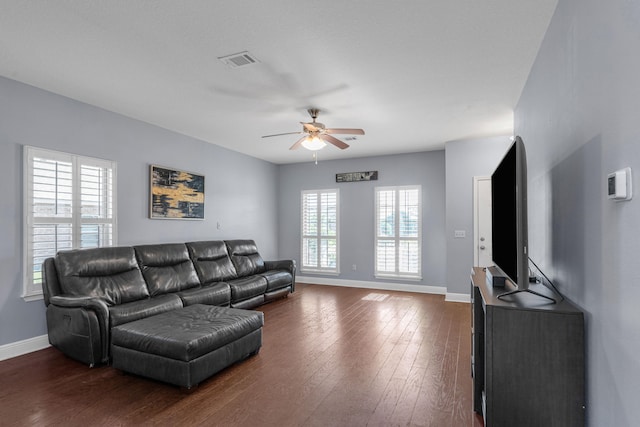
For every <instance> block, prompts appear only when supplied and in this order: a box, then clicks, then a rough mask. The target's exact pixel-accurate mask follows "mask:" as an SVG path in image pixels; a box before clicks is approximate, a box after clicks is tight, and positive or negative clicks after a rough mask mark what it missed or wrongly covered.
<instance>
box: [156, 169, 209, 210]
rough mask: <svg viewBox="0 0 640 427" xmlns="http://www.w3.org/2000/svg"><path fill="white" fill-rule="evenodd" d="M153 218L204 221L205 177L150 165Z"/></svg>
mask: <svg viewBox="0 0 640 427" xmlns="http://www.w3.org/2000/svg"><path fill="white" fill-rule="evenodd" d="M150 181H151V209H150V217H151V218H156V219H157V218H160V219H204V175H198V174H195V173H192V172H185V171H181V170H177V169H171V168H167V167H162V166H156V165H151V178H150Z"/></svg>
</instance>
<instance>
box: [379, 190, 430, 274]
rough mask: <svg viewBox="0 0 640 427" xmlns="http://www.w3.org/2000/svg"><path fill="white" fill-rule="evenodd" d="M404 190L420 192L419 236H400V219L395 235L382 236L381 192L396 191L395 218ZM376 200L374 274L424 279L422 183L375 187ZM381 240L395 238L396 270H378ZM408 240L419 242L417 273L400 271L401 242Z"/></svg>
mask: <svg viewBox="0 0 640 427" xmlns="http://www.w3.org/2000/svg"><path fill="white" fill-rule="evenodd" d="M403 190H416V191H417V193H418V236H417V237H406V236H405V237H401V236H400V221H398V220H396V221H395V223H394V228H395V230H394V235H393V236H392V237H391V236H380V235H379V233H378V232H379V230H380V220H381V218H380V209H379V203H380V201H379V194H380V192H382V191H394V192H395V199H394V206H393V208H394V215H395V218H399V217H400V203H399V194H400V191H403ZM374 191H375V194H374V200H375V202H374V203H375V207H374V209H375V223H374V227H375V230H374V236H375V243H374V247H375V258H374V264H375V266H374V269H375V271H374V275H375V277H376V278H383V279H408V280H421V279H422V186H421V185H405V186H387V187H375V189H374ZM380 240H385V241H389V240H393V241H394V245H395V247H394V250H395V271H393V272H390V271H379V270H378V242H379V241H380ZM403 241H404V242H406V241H415V242H417V248H418V254H417V258H418V271H417V272H415V273H411V272H403V271H400V250H399V248H400V244H401V242H403Z"/></svg>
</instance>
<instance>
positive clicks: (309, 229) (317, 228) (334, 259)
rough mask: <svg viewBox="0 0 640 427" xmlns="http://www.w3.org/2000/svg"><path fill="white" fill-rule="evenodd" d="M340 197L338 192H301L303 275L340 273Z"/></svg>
mask: <svg viewBox="0 0 640 427" xmlns="http://www.w3.org/2000/svg"><path fill="white" fill-rule="evenodd" d="M338 195H339V193H338V190H312V191H303V192H302V203H301V204H302V218H301V221H300V222H301V223H302V233H301V234H302V262H301V266H300V270H302V271H307V272H316V273H338V272H339V268H338V267H339V266H338V216H339V214H338V212H339V211H338Z"/></svg>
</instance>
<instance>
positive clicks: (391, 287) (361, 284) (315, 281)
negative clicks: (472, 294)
mask: <svg viewBox="0 0 640 427" xmlns="http://www.w3.org/2000/svg"><path fill="white" fill-rule="evenodd" d="M296 282H300V283H309V284H312V285H330V286H344V287H347V288H366V289H379V290H384V291H402V292H416V293H421V294H437V295H445V294H446V293H447V288H446V287H445V286H425V285H413V284H410V283H390V282H367V281H363V280H345V279H333V278H326V277H310V276H298V275H296Z"/></svg>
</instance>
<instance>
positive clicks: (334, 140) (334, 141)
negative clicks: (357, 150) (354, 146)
mask: <svg viewBox="0 0 640 427" xmlns="http://www.w3.org/2000/svg"><path fill="white" fill-rule="evenodd" d="M318 138H320V139H323V140H325V141H327V142H328V143H329V144H333V145H335V146H336V147H338V148H340V149H341V150H344V149H345V148H349V144H347V143H345V142H342V141H340V140H339V139H338V138H334V137H333V136H331V135H326V134H320V135H318ZM303 139H304V138H303Z"/></svg>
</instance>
